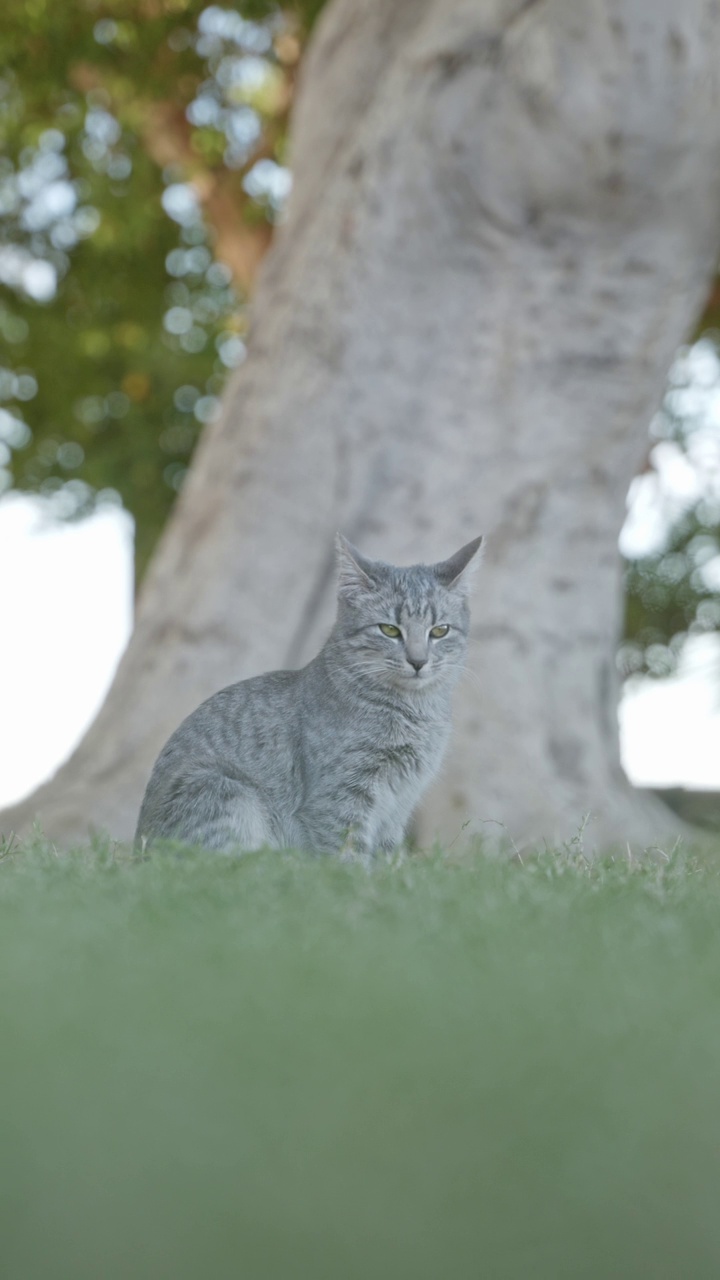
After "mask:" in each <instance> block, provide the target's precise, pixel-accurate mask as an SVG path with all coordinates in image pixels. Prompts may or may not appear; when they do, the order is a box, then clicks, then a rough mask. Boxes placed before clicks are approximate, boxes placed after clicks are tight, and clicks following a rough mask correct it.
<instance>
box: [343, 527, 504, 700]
mask: <svg viewBox="0 0 720 1280" xmlns="http://www.w3.org/2000/svg"><path fill="white" fill-rule="evenodd" d="M481 543H482V538H475V539H473V541H472V542H468V543H467V544H466V545H465V546H464V547H461V548H460V550H459V551H456V552H455V555H453V556H450V559H449V560H442V561H440V562H439V563H438V564H414V565H410V566H409V567H408V568H398V567H397V566H396V565H391V564H384V563H383V561H381V560H368V559H367V558H366V557H365V556H363V555H361V554H360V552H359V551H357V550H356V549H355V547H353V546H352V544H351V543H349V542H348V541H347V539H346V538H343V537H342V535H341V534H338V536H337V555H338V570H339V575H338V620H337V625H336V635H337V636H338V638H339V639H340V640H341V641H342V645H343V653H344V654H346V655H347V660H348V667H349V669H351V670H352V672H353V673H354V674H356V675H357V678H358V680H362V679H368V680H371V681H372V683H373V684H385V685H391V686H394V687H395V688H400V689H403V690H405V691H406V692H408V693H413V692H419V691H420V690H422V689H425V688H429V687H431V686H432V685H433V684H436V682H437V681H438V680H440V679H442V680H443V681H446V682H448V683H454V682H455V680H456V679H457V677H458V675H459V674H460V670H461V668H462V664H463V662H464V659H465V651H466V649H467V635H468V627H469V621H470V614H469V609H468V595H469V590H470V583H471V580H472V574H473V570H474V568H475V566H476V565H477V562H478V557H477V552H478V550H479V548H480V545H481Z"/></svg>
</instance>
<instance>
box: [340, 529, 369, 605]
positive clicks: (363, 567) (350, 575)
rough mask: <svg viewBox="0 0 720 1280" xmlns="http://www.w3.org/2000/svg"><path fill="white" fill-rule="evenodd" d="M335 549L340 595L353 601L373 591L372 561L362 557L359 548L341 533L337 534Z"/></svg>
mask: <svg viewBox="0 0 720 1280" xmlns="http://www.w3.org/2000/svg"><path fill="white" fill-rule="evenodd" d="M335 549H336V551H337V563H338V595H340V596H345V597H346V598H348V599H352V597H353V596H359V595H366V594H367V593H368V591H372V590H373V587H374V583H373V580H372V578H371V577H370V561H369V560H366V559H365V558H364V556H361V555H360V552H359V551H358V550H357V547H354V546H353V544H352V542H348V540H347V538H343V536H342V534H341V533H336V534H335Z"/></svg>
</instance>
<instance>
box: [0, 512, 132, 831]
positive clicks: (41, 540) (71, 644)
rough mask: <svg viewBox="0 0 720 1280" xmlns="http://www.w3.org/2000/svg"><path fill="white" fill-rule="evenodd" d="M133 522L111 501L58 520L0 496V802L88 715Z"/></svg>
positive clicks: (124, 612)
mask: <svg viewBox="0 0 720 1280" xmlns="http://www.w3.org/2000/svg"><path fill="white" fill-rule="evenodd" d="M132 535H133V523H132V520H131V518H130V516H129V515H128V514H127V512H125V511H122V510H120V509H118V508H117V507H112V508H107V509H105V510H102V511H99V512H98V513H97V514H96V515H93V516H90V517H89V518H88V519H86V520H82V521H78V522H73V523H60V522H59V521H58V520H57V519H56V518H55V517H54V516H53V515H52V514H51V512H50V510H49V509H48V503H47V500H45V499H41V498H35V497H29V496H26V495H21V494H14V493H10V494H7V495H6V496H5V497H3V498H2V500H0V606H1V608H0V808H2V807H4V806H5V805H8V804H12V803H13V802H14V801H15V800H19V799H21V798H22V797H23V796H25V795H27V794H29V793H30V792H31V791H33V790H34V789H35V787H36V786H37V785H38V784H39V783H40V782H43V781H44V780H45V779H46V778H48V777H50V776H51V775H52V774H53V773H54V772H55V770H56V769H57V767H58V765H59V764H60V763H61V762H62V761H63V760H64V759H65V758H66V757H67V756H68V755H69V754H70V752H71V751H72V749H73V747H74V746H75V745H76V744H77V743H78V742H79V741H80V738H81V737H82V736H83V734H84V732H85V730H86V729H87V727H88V725H89V724H90V723H91V721H92V720H93V719H94V717H95V715H96V714H97V712H98V710H99V708H100V706H101V704H102V701H103V699H104V697H105V694H106V693H107V690H108V688H109V686H110V682H111V680H112V677H113V675H114V673H115V670H116V668H117V664H118V662H119V661H120V658H121V657H122V654H123V651H124V649H125V646H126V645H127V642H128V639H129V637H130V631H131V628H132V609H133V562H132Z"/></svg>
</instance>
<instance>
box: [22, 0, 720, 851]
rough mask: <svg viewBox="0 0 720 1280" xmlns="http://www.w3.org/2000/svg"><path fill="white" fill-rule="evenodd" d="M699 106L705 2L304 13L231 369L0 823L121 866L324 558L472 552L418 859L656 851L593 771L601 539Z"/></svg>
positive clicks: (689, 284) (708, 232) (674, 342)
mask: <svg viewBox="0 0 720 1280" xmlns="http://www.w3.org/2000/svg"><path fill="white" fill-rule="evenodd" d="M719 78H720V11H719V7H718V4H717V3H716V0H685V3H684V4H683V5H682V6H679V5H678V4H677V2H676V0H586V3H584V4H581V5H579V4H577V0H524V2H523V0H393V3H391V4H389V3H388V2H387V0H335V2H334V3H333V4H332V5H331V7H330V8H329V10H327V11H326V13H325V14H324V16H323V18H322V20H321V22H320V25H319V29H318V30H317V32H316V35H315V38H314V42H313V45H312V48H311V49H310V51H309V52H308V55H307V59H306V63H305V68H304V75H303V82H302V86H301V92H300V95H299V100H298V103H297V110H296V114H295V120H294V134H293V138H294V143H293V168H294V171H295V175H296V178H295V188H294V191H293V195H292V198H291V206H290V211H289V216H288V219H287V222H286V224H285V225H284V227H283V228H282V231H281V234H280V235H279V237H278V240H277V242H276V244H275V247H274V248H273V250H272V252H271V255H270V259H269V261H268V263H267V266H266V269H265V271H264V273H263V278H262V280H261V284H260V287H259V290H258V295H257V299H256V302H255V309H254V324H253V332H252V335H251V342H250V354H249V357H248V360H247V362H246V365H245V366H244V368H243V369H242V371H241V372H240V374H239V376H238V377H237V378H236V379H235V381H234V382H233V383H232V385H231V386H230V388H229V390H228V392H227V395H226V397H225V401H224V409H223V414H222V417H221V420H220V421H219V423H217V424H216V425H214V426H213V427H212V428H211V429H210V430H208V431H207V433H206V435H205V437H204V439H203V441H202V443H201V445H200V448H199V450H198V453H197V457H196V460H195V462H194V464H193V468H192V471H191V474H190V477H189V480H188V483H187V486H186V488H185V490H184V492H183V494H182V496H181V499H180V501H179V502H178V506H177V510H176V512H175V514H174V516H173V518H172V520H171V521H170V524H169V526H168V529H167V531H166V533H165V535H164V537H163V539H162V542H161V545H160V547H159V550H158V552H157V555H156V557H155V560H154V563H153V565H152V567H151V571H150V573H149V575H148V579H147V582H146V583H145V587H144V591H143V595H142V600H141V607H140V611H139V617H138V622H137V628H136V631H135V634H134V636H133V640H132V643H131V645H130V648H129V650H128V653H127V655H126V657H125V659H124V661H123V663H122V666H121V669H120V671H119V674H118V677H117V680H116V682H115V685H114V687H113V689H112V691H111V693H110V696H109V698H108V700H107V703H106V706H105V707H104V709H103V711H102V712H101V714H100V716H99V718H98V720H97V721H96V723H95V725H94V727H93V728H92V730H91V731H90V733H89V734H88V737H87V739H86V741H85V742H84V743H83V744H82V746H81V747H80V749H79V750H78V751H77V753H76V754H75V756H74V757H73V759H72V760H71V761H70V762H69V763H68V765H67V766H65V767H64V768H63V769H62V770H61V771H60V773H59V774H58V776H57V778H56V779H55V780H54V781H53V782H52V783H50V784H48V786H46V787H44V788H42V789H41V790H40V791H39V792H38V793H37V794H36V795H35V796H34V797H32V798H31V800H30V801H28V802H26V803H25V804H23V805H20V806H18V807H16V809H15V810H12V811H9V812H8V814H6V815H5V816H4V822H3V823H0V826H4V827H5V828H8V827H12V826H14V825H15V826H20V827H22V826H24V825H25V824H27V822H28V821H29V820H30V819H31V817H32V815H34V814H35V813H39V815H40V819H41V821H42V822H43V824H44V826H45V828H46V830H47V831H48V833H49V834H50V835H51V836H53V837H55V838H56V839H58V840H61V841H67V840H69V839H73V838H77V837H82V836H84V835H85V834H86V833H87V829H88V827H89V826H95V827H100V828H106V829H108V830H109V831H110V832H111V833H112V834H113V835H114V836H116V837H118V838H126V837H128V836H129V835H130V833H131V830H132V827H133V822H134V819H135V816H136V813H137V808H138V805H139V801H140V798H141V794H142V790H143V786H144V783H145V781H146V779H147V776H148V773H149V770H150V767H151V765H152V762H153V759H154V757H155V755H156V753H157V751H158V749H159V748H160V746H161V745H162V743H163V742H164V740H165V739H166V738H167V736H168V735H169V734H170V732H171V731H172V730H173V729H174V728H175V727H176V725H177V724H178V723H179V721H180V720H181V718H182V717H183V716H184V715H185V714H186V713H187V712H188V711H190V710H191V709H192V708H193V707H195V706H196V705H197V703H198V702H199V701H200V700H201V699H202V698H204V697H205V696H207V695H208V694H209V693H211V692H212V691H214V690H215V689H217V688H219V687H220V686H222V685H223V684H227V683H230V682H231V681H233V680H237V679H241V678H243V677H245V676H249V675H251V674H254V673H257V672H259V671H263V670H267V669H271V668H274V667H282V666H295V665H299V664H301V663H303V662H304V661H306V660H307V659H308V658H309V657H310V656H311V655H312V654H313V653H314V652H315V651H316V650H317V648H318V647H319V645H320V643H321V641H322V639H323V636H324V633H325V632H326V629H327V627H328V625H329V622H330V619H331V616H332V610H333V564H332V535H333V533H334V531H335V529H337V528H339V529H341V530H342V531H343V532H344V533H345V534H346V535H347V536H348V537H349V538H350V539H351V540H352V541H353V542H354V543H355V544H356V545H358V546H359V547H360V548H361V549H362V550H363V551H364V552H365V553H366V554H368V555H369V556H378V557H382V558H384V559H390V560H396V561H398V562H400V563H402V562H410V561H416V560H420V559H428V560H437V559H439V558H442V557H443V556H445V555H447V554H449V552H450V551H452V550H453V549H454V548H455V547H456V546H459V545H461V544H462V543H463V542H465V541H467V540H468V539H470V538H472V537H474V536H475V535H476V534H477V533H478V532H484V533H485V534H486V535H487V547H488V550H487V556H486V561H485V565H484V568H483V569H482V571H481V573H480V575H479V577H478V587H477V591H476V597H475V608H474V628H473V651H472V652H473V658H472V662H471V666H472V678H470V679H468V680H467V681H466V682H465V684H464V686H463V689H462V693H461V695H460V697H459V698H458V705H457V717H456V732H455V736H454V745H453V748H452V751H451V755H450V758H449V759H448V763H447V766H446V768H445V771H444V775H443V780H442V782H441V783H440V784H439V785H438V786H437V788H436V789H435V791H434V793H433V795H432V796H431V798H430V801H429V803H428V804H427V805H426V807H425V810H424V813H423V816H422V822H421V835H422V837H423V838H424V839H425V840H428V839H430V838H431V837H432V836H433V835H434V834H435V833H439V834H440V835H441V836H442V837H443V838H445V839H453V838H454V837H455V836H456V835H457V834H458V832H459V831H460V828H461V826H462V824H463V823H464V822H466V821H467V820H468V819H469V820H471V827H470V830H471V831H478V830H479V831H484V832H487V831H491V830H497V829H500V828H498V827H496V825H495V824H504V826H505V828H506V829H507V832H508V834H509V835H510V836H512V838H513V839H515V840H516V841H517V842H521V841H525V840H528V839H535V838H542V837H547V838H548V839H549V840H553V839H556V838H568V837H569V836H571V835H572V834H573V832H574V831H575V830H576V829H577V827H578V826H579V824H580V822H581V820H582V817H583V815H584V814H586V813H588V812H590V813H592V814H593V815H594V823H593V824H592V825H591V826H590V828H589V832H590V833H592V834H591V840H592V841H594V842H596V843H597V842H602V841H606V840H614V839H621V840H622V841H623V842H624V841H625V840H627V839H630V840H633V841H646V840H651V839H653V838H655V837H658V836H661V835H662V834H663V830H664V829H665V828H667V826H668V825H669V819H668V818H667V817H666V811H665V810H664V809H663V807H662V806H661V805H660V803H659V802H657V801H654V800H651V799H650V798H649V797H644V796H641V795H639V794H638V793H633V791H632V789H631V788H630V787H629V786H628V784H627V783H626V782H625V780H624V778H623V776H622V773H621V770H620V764H619V756H618V741H617V736H618V735H617V723H616V712H615V696H616V694H615V680H614V676H613V671H614V647H615V643H616V639H617V634H618V628H619V621H620V603H621V581H620V566H619V559H618V552H617V536H618V530H619V528H620V526H621V523H622V519H623V512H624V502H625V495H626V492H627V488H628V483H629V481H630V479H631V477H632V476H633V474H634V472H635V470H636V467H637V465H638V463H639V460H640V458H641V457H642V455H643V451H644V450H645V448H646V440H647V426H648V422H649V420H650V417H651V415H652V413H653V410H654V409H655V407H656V405H657V403H658V400H659V397H660V394H661V390H662V386H663V381H664V376H665V373H666V370H667V368H668V365H669V363H670V361H671V359H672V356H673V354H674V352H675V350H676V348H677V346H678V344H679V343H680V342H681V341H682V340H683V338H684V337H685V336H686V334H687V333H688V330H689V327H690V326H691V324H692V322H693V319H694V318H695V317H696V315H697V313H698V310H699V308H700V306H701V304H702V301H703V297H704V295H705V292H706V289H707V286H708V280H709V277H710V274H711V272H712V270H713V268H714V265H715V262H716V258H717V251H718V242H719V238H720V101H719V97H720V94H719V86H718V81H719Z"/></svg>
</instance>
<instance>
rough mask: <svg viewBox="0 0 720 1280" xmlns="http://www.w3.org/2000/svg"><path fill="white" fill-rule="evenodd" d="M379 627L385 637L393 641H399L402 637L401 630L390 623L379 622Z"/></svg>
mask: <svg viewBox="0 0 720 1280" xmlns="http://www.w3.org/2000/svg"><path fill="white" fill-rule="evenodd" d="M378 626H379V628H380V630H381V631H382V633H383V635H384V636H389V637H390V639H391V640H397V638H398V636H399V635H400V628H399V627H393V626H392V625H391V624H390V623H389V622H379V623H378Z"/></svg>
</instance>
